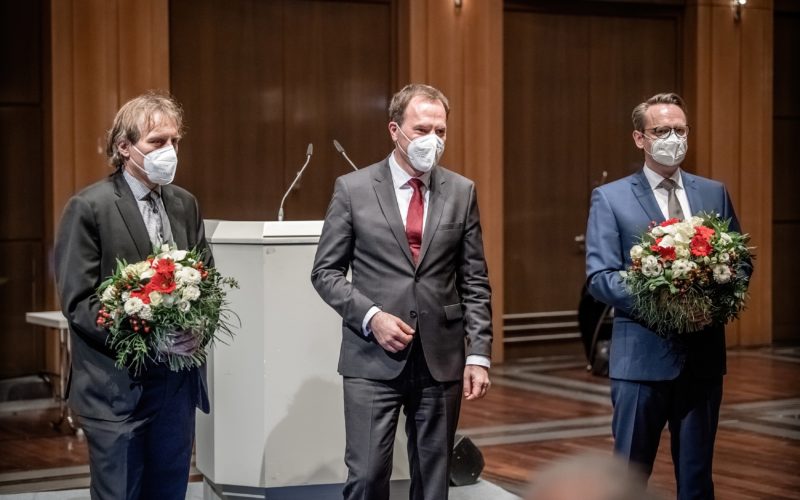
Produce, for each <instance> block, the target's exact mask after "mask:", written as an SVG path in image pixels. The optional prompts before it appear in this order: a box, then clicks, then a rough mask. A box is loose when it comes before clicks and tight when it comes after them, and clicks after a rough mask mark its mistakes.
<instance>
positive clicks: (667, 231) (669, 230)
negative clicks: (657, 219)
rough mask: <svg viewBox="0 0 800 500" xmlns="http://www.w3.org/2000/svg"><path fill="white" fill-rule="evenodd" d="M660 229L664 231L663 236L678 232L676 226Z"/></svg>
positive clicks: (671, 225)
mask: <svg viewBox="0 0 800 500" xmlns="http://www.w3.org/2000/svg"><path fill="white" fill-rule="evenodd" d="M661 229H663V230H664V234H675V233H677V232H678V225H677V224H670V225H669V226H664V227H662V228H661Z"/></svg>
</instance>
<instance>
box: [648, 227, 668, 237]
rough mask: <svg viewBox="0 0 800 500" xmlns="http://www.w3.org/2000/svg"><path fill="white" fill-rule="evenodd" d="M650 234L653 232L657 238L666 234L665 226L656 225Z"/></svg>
mask: <svg viewBox="0 0 800 500" xmlns="http://www.w3.org/2000/svg"><path fill="white" fill-rule="evenodd" d="M650 234H652V235H653V236H655V237H656V238H660V237H662V236H664V234H665V233H664V228H663V227H661V226H656V227H654V228H653V229H652V230H651V231H650Z"/></svg>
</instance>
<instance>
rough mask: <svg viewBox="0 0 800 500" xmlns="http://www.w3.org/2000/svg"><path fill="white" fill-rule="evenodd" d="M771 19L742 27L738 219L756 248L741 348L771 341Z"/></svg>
mask: <svg viewBox="0 0 800 500" xmlns="http://www.w3.org/2000/svg"><path fill="white" fill-rule="evenodd" d="M772 16H773V12H772V10H771V9H759V8H757V9H748V12H747V16H746V17H743V18H742V22H741V59H740V71H741V88H742V90H741V92H742V99H741V118H740V119H739V134H738V135H739V141H740V142H739V154H740V160H739V161H740V168H739V192H738V196H737V199H739V200H740V201H739V207H741V210H740V212H738V215H739V217H740V220H741V223H742V227H744V228H746V231H747V232H749V233H750V235H751V236H752V240H751V244H752V245H754V246H755V247H756V248H757V255H758V260H757V262H756V265H757V266H758V272H757V273H755V274H754V276H753V280H752V282H751V284H750V294H751V295H752V296H753V297H754V298H756V300H757V303H756V304H757V305H756V306H755V307H750V308H749V310H748V311H747V313H746V314H744V315H743V316H742V319H741V321H740V327H739V328H740V330H739V344H740V345H763V344H769V343H770V342H771V341H772V328H771V325H772V239H773V235H772V224H771V222H772V170H773V169H772V88H773V86H772V64H773V63H772V60H773V59H772V55H773V50H772V31H773V22H772ZM762 257H766V258H762ZM764 326H767V328H764Z"/></svg>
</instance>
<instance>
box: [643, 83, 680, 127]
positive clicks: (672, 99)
mask: <svg viewBox="0 0 800 500" xmlns="http://www.w3.org/2000/svg"><path fill="white" fill-rule="evenodd" d="M655 104H674V105H675V106H678V107H679V108H681V110H682V111H683V112H684V114H685V113H686V104H685V103H684V102H683V98H682V97H681V96H679V95H678V94H676V93H674V92H665V93H663V94H656V95H654V96H653V97H651V98H650V99H648V100H646V101H644V102H643V103H641V104H639V105H637V106H636V107H635V108H633V113H631V120H632V121H633V130H638V131H639V132H644V122H645V114H646V113H647V110H648V109H649V108H650V106H653V105H655Z"/></svg>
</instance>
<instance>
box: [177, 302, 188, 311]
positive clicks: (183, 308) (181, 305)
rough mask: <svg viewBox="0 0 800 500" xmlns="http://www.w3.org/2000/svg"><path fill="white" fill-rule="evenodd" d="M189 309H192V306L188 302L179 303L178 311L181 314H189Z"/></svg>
mask: <svg viewBox="0 0 800 500" xmlns="http://www.w3.org/2000/svg"><path fill="white" fill-rule="evenodd" d="M189 308H191V304H189V301H187V300H180V301H178V310H179V311H181V312H188V311H189Z"/></svg>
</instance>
